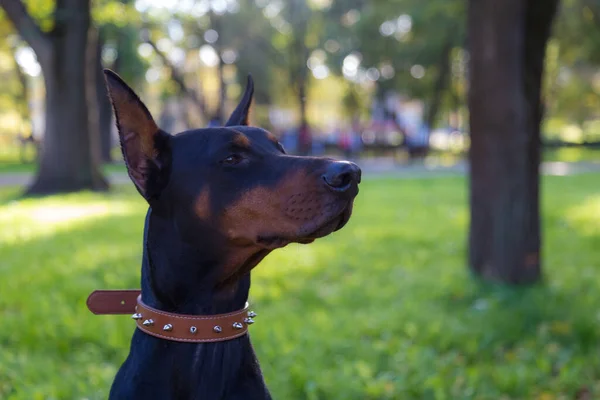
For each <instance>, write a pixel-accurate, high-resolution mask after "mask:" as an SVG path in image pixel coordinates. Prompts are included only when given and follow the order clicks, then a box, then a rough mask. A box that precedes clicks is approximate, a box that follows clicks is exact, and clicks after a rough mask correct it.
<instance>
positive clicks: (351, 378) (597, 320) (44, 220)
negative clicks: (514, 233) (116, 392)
mask: <svg viewBox="0 0 600 400" xmlns="http://www.w3.org/2000/svg"><path fill="white" fill-rule="evenodd" d="M599 181H600V176H599V175H597V174H588V175H581V176H575V177H548V178H544V180H543V184H542V188H543V202H542V203H543V214H544V224H543V226H544V234H543V237H544V242H545V246H544V253H543V261H544V272H545V282H544V284H540V285H537V286H534V287H532V288H507V287H502V286H496V285H484V284H480V283H477V282H475V281H474V280H472V279H470V276H469V272H468V270H467V268H466V265H465V264H466V262H465V255H466V244H465V240H466V237H467V223H468V209H467V194H466V182H465V180H464V179H462V178H446V179H425V180H419V179H415V180H396V179H389V178H388V179H369V178H367V179H365V182H364V183H363V184H362V185H361V193H360V195H359V197H358V199H357V201H356V208H355V213H354V216H353V217H352V219H351V220H350V222H349V224H348V225H347V226H346V227H345V228H344V229H342V230H341V231H339V232H336V233H334V234H332V235H331V236H329V237H327V238H323V239H320V240H318V241H316V242H315V243H314V244H311V245H290V246H288V247H287V248H285V249H283V250H279V251H275V252H273V253H272V254H271V255H269V256H268V257H267V258H266V259H265V261H264V262H263V263H261V265H260V266H259V267H258V268H257V269H256V270H255V272H254V273H253V279H252V289H251V301H252V303H253V308H254V309H256V311H257V312H258V314H259V317H258V318H257V323H256V324H254V325H253V326H252V340H253V343H254V346H255V348H256V351H257V353H258V356H259V359H260V362H261V367H262V369H263V371H264V374H265V379H266V381H267V383H268V385H269V387H270V389H271V390H272V393H273V396H274V398H276V399H361V400H362V399H377V400H379V399H482V400H483V399H502V398H504V399H535V398H548V397H547V394H549V393H552V394H553V396H555V397H554V398H556V399H558V398H565V399H566V398H575V394H576V393H577V392H578V391H579V390H581V389H582V388H586V390H589V392H590V393H591V396H592V397H591V398H596V397H600V359H598V357H595V356H594V354H598V352H599V351H600V345H599V343H600V312H599V311H598V304H600V262H599V261H600V254H599V249H600V242H599V240H600V232H599V231H598V228H599V226H600V189H599V186H598V182H599ZM14 193H16V191H15V190H13V189H11V190H1V191H0V224H1V226H2V230H1V231H0V243H1V245H0V293H2V296H0V318H1V319H2V323H3V327H4V329H2V330H0V398H2V399H5V398H6V399H10V400H25V399H27V400H29V399H36V398H40V399H46V398H57V399H63V398H64V399H75V398H87V399H105V398H106V396H107V392H108V389H109V387H110V384H111V382H112V379H113V377H114V374H115V373H116V370H117V368H118V367H119V365H120V363H121V362H122V361H123V360H124V358H125V357H126V355H127V351H128V348H129V341H130V338H131V334H132V331H133V326H132V323H131V320H130V319H129V318H127V317H125V316H102V317H100V316H93V315H92V314H90V313H89V312H88V311H87V309H86V307H85V299H86V297H87V295H88V293H89V292H90V291H91V290H93V289H97V288H114V289H117V288H135V287H139V268H140V261H141V251H142V228H143V222H144V215H145V212H146V205H145V203H144V201H143V200H142V199H141V198H140V196H139V195H138V194H137V193H136V192H135V190H134V189H133V188H131V187H129V186H127V187H118V188H116V189H115V191H114V192H112V193H109V194H93V193H81V194H74V195H68V196H53V197H49V198H46V199H40V200H33V199H29V200H18V201H10V199H11V198H12V195H14ZM49 315H51V316H52V318H47V317H43V318H42V317H40V316H49ZM24 327H25V328H24ZM544 396H546V397H544Z"/></svg>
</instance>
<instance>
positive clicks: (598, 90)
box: [545, 0, 600, 140]
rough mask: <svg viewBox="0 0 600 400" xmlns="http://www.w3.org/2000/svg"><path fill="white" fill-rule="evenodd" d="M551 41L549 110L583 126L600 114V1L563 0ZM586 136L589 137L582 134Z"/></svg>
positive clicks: (548, 61) (549, 55)
mask: <svg viewBox="0 0 600 400" xmlns="http://www.w3.org/2000/svg"><path fill="white" fill-rule="evenodd" d="M555 25H556V26H555V35H554V37H553V39H552V40H551V42H550V44H549V52H548V56H547V63H546V68H547V70H548V73H547V79H546V82H545V87H546V89H547V90H548V91H549V92H550V93H551V96H548V97H549V98H548V101H547V103H546V104H547V106H548V109H549V110H548V111H549V113H550V114H552V116H554V117H560V118H564V119H565V120H567V121H569V122H571V123H575V124H577V125H579V127H583V125H584V123H585V122H586V121H588V120H590V119H593V118H597V117H598V116H599V115H600V75H599V74H598V67H599V66H600V45H599V43H600V3H599V2H598V1H592V0H563V1H562V3H561V5H560V9H559V12H558V15H557V20H556V24H555ZM582 139H583V140H586V139H588V138H586V137H582Z"/></svg>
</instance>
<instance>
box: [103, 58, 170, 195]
mask: <svg viewBox="0 0 600 400" xmlns="http://www.w3.org/2000/svg"><path fill="white" fill-rule="evenodd" d="M104 77H105V79H106V87H107V88H108V94H109V96H110V101H111V103H112V106H113V109H114V112H115V119H116V120H117V128H118V130H119V140H120V142H121V150H122V151H123V158H124V159H125V165H126V166H127V173H128V174H129V177H130V178H131V180H132V181H133V183H134V184H135V187H136V188H137V190H138V191H139V192H140V194H141V195H142V196H143V197H144V198H145V199H146V200H147V201H148V202H151V201H152V199H154V198H157V197H158V195H159V194H160V191H161V190H162V189H163V187H164V186H165V185H166V183H167V179H168V173H169V171H168V170H169V168H170V165H171V149H170V137H171V135H169V134H168V133H166V132H165V131H163V130H161V129H159V128H158V126H157V125H156V123H155V122H154V119H153V118H152V115H150V112H149V111H148V109H147V108H146V106H145V105H144V103H142V101H141V100H140V99H139V97H138V96H137V95H136V94H135V93H134V91H133V89H131V88H130V87H129V86H127V84H126V83H125V82H123V80H122V79H121V78H120V77H119V75H117V74H115V73H114V72H112V71H110V70H108V69H105V70H104Z"/></svg>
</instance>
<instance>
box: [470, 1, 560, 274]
mask: <svg viewBox="0 0 600 400" xmlns="http://www.w3.org/2000/svg"><path fill="white" fill-rule="evenodd" d="M557 3H558V0H527V1H523V0H505V1H504V2H503V3H502V7H500V6H499V5H498V2H497V1H495V0H470V2H469V19H468V30H469V44H470V53H471V54H470V61H469V70H470V74H471V76H470V90H469V99H468V102H469V111H470V117H469V119H470V126H471V148H470V151H469V159H470V165H471V174H470V203H471V222H470V232H469V262H470V267H471V269H472V271H473V272H474V273H475V274H476V275H478V276H480V277H482V278H483V279H486V280H489V281H497V282H504V283H510V284H529V283H534V282H536V281H538V280H540V279H541V260H540V247H541V237H540V217H539V164H540V123H541V119H542V101H541V82H542V73H543V61H544V55H545V48H546V42H547V40H548V37H549V35H550V28H551V25H552V20H553V17H554V14H555V12H556V6H557Z"/></svg>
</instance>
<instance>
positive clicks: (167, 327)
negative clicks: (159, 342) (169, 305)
mask: <svg viewBox="0 0 600 400" xmlns="http://www.w3.org/2000/svg"><path fill="white" fill-rule="evenodd" d="M172 330H173V325H171V324H166V325H165V326H163V331H167V332H171V331H172Z"/></svg>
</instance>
